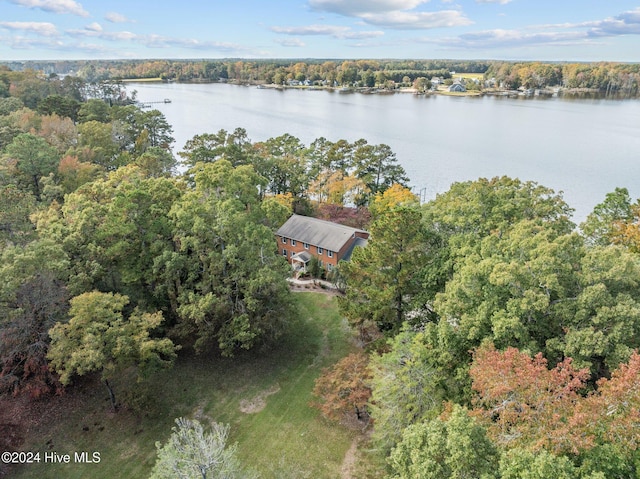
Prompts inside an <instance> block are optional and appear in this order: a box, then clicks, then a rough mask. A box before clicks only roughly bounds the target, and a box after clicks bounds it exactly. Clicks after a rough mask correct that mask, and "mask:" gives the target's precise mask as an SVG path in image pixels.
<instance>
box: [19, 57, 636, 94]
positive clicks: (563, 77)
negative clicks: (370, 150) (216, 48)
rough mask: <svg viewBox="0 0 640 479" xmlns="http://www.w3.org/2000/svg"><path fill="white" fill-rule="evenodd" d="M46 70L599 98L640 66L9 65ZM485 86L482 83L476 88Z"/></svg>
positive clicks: (102, 77)
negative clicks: (470, 85)
mask: <svg viewBox="0 0 640 479" xmlns="http://www.w3.org/2000/svg"><path fill="white" fill-rule="evenodd" d="M12 65H13V66H14V67H17V68H32V69H34V70H38V71H47V72H49V73H52V74H65V75H67V74H72V75H76V76H79V77H80V78H82V79H84V80H86V81H89V82H96V81H106V80H108V81H119V80H122V79H145V78H161V79H163V80H171V81H181V82H192V81H214V82H217V81H230V82H236V83H266V84H278V85H281V84H283V83H286V82H288V81H290V80H298V81H309V82H310V83H311V84H315V85H320V84H323V85H328V86H334V85H339V86H343V85H350V86H353V85H354V84H357V85H359V86H364V87H375V86H386V87H389V86H392V85H400V84H402V85H412V84H415V82H416V81H417V80H418V79H420V82H422V83H424V82H425V81H430V80H431V78H432V77H434V76H436V77H441V78H443V79H450V78H451V76H452V75H454V74H464V73H475V74H483V75H484V80H485V81H486V82H488V83H487V86H490V87H491V88H493V87H500V88H504V89H512V90H515V89H517V88H519V87H524V88H550V87H563V88H567V89H589V90H594V91H599V92H601V93H603V94H605V95H611V96H616V95H617V96H622V97H635V96H637V95H638V87H639V84H640V65H639V64H637V63H617V62H596V63H578V62H541V61H533V62H522V61H497V60H491V61H479V60H373V59H371V60H365V59H362V60H335V59H326V60H321V59H318V60H309V59H305V60H277V59H272V60H241V59H221V60H68V61H57V62H21V63H20V64H15V63H12ZM482 86H483V87H484V85H482Z"/></svg>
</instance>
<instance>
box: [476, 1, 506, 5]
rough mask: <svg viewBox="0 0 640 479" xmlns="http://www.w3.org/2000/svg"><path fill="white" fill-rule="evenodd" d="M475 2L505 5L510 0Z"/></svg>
mask: <svg viewBox="0 0 640 479" xmlns="http://www.w3.org/2000/svg"><path fill="white" fill-rule="evenodd" d="M476 3H499V4H500V5H506V4H507V3H511V0H476Z"/></svg>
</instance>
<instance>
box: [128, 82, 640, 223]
mask: <svg viewBox="0 0 640 479" xmlns="http://www.w3.org/2000/svg"><path fill="white" fill-rule="evenodd" d="M129 89H130V90H134V89H135V90H136V91H137V97H138V100H140V101H142V102H150V101H162V100H163V99H165V98H167V99H170V100H171V103H158V104H154V105H153V107H154V108H157V109H158V110H160V111H161V112H162V113H163V114H164V115H165V117H166V118H167V121H168V122H169V123H170V124H171V125H172V126H173V129H174V133H173V135H174V137H175V138H176V144H175V147H174V150H175V151H176V152H178V151H180V150H181V149H182V148H183V146H184V144H185V142H186V141H187V140H189V139H190V138H192V137H193V136H194V135H196V134H201V133H215V132H217V131H218V130H220V129H225V130H227V131H233V130H234V129H235V128H237V127H241V128H244V129H245V130H246V131H247V134H248V136H249V138H250V139H251V140H252V141H254V142H255V141H261V140H265V139H267V138H271V137H275V136H279V135H282V134H284V133H289V134H291V135H293V136H295V137H297V138H299V139H300V140H301V141H302V142H303V143H304V144H306V145H308V144H310V143H311V142H312V141H313V140H315V139H316V138H319V137H321V136H323V137H325V138H327V139H328V140H331V141H337V140H339V139H346V140H348V141H355V140H357V139H359V138H364V139H366V140H367V141H368V142H369V143H371V144H379V143H385V144H387V145H389V146H390V147H391V149H392V150H393V151H394V152H395V153H396V155H397V158H398V162H399V163H400V164H401V165H402V166H403V167H404V168H405V170H406V171H407V174H408V176H409V178H410V179H411V186H412V187H413V188H414V191H415V192H417V193H421V195H422V196H423V197H424V198H425V199H427V200H429V199H431V198H434V197H435V196H436V194H438V193H442V192H444V191H446V190H448V189H449V186H450V185H451V183H453V182H456V181H466V180H475V179H477V178H479V177H485V178H490V177H493V176H499V175H508V176H511V177H514V178H520V179H521V180H523V181H524V180H533V181H536V182H538V183H540V184H542V185H544V186H547V187H550V188H553V189H554V190H556V191H562V192H563V195H564V198H565V200H566V201H567V203H569V205H570V206H571V207H573V208H574V209H575V214H574V221H575V222H576V223H580V222H581V221H583V220H584V218H585V217H586V216H587V214H589V212H590V211H591V210H592V209H593V207H594V206H595V205H596V204H598V203H600V202H601V201H602V200H603V199H604V197H605V195H606V194H607V193H608V192H611V191H613V190H614V188H616V187H627V188H628V189H629V192H630V194H631V196H632V198H634V199H635V198H638V197H639V196H640V101H639V100H605V99H567V98H540V97H528V98H525V97H518V98H505V97H486V96H485V97H451V96H440V95H434V96H429V97H423V96H416V95H412V94H409V93H398V94H386V95H381V94H378V95H364V94H360V93H340V92H329V91H323V90H321V91H318V90H294V89H290V90H284V91H279V90H272V89H259V88H256V87H247V86H237V85H228V84H180V83H136V84H131V85H130V87H129Z"/></svg>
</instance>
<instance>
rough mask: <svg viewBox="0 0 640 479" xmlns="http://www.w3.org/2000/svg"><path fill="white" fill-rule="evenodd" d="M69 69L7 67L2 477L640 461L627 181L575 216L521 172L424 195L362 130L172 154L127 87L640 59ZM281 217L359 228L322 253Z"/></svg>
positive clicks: (159, 123) (604, 472) (637, 223)
mask: <svg viewBox="0 0 640 479" xmlns="http://www.w3.org/2000/svg"><path fill="white" fill-rule="evenodd" d="M61 63H62V64H64V65H66V66H67V67H68V68H69V69H70V70H74V71H75V72H77V73H78V76H76V75H70V74H66V73H68V72H63V71H60V74H53V73H54V72H48V73H46V74H45V73H43V72H42V71H37V70H34V69H26V70H24V71H14V70H12V69H9V68H0V452H2V453H3V454H2V463H0V476H2V475H5V476H7V475H9V474H10V475H11V477H19V478H30V477H38V478H40V477H53V476H55V477H69V478H74V477H87V476H91V477H94V478H103V477H104V478H113V477H139V478H147V477H152V478H170V477H171V478H172V477H176V476H177V475H178V474H179V475H180V477H228V478H248V477H265V478H305V477H309V478H324V477H326V478H335V477H342V478H352V477H357V478H364V479H366V478H371V479H373V478H385V477H386V478H393V479H415V478H418V477H419V478H425V479H440V478H461V477H477V478H485V479H490V478H494V479H516V478H525V479H527V478H530V479H533V478H539V477H558V478H570V479H605V478H629V477H638V475H639V474H640V449H639V446H640V442H639V438H640V435H639V434H638V430H639V428H640V394H639V391H640V354H639V353H638V348H639V347H640V202H639V201H638V200H637V199H634V198H631V197H630V195H629V192H628V190H627V189H626V188H624V185H621V186H620V187H619V188H616V189H615V190H614V191H612V192H610V193H609V194H607V195H606V197H605V198H602V202H601V203H600V204H598V205H597V206H596V207H595V208H594V210H593V212H592V213H591V214H590V215H589V216H588V217H587V219H586V220H585V221H584V222H583V223H582V224H581V225H575V224H574V223H573V222H572V219H571V213H572V209H571V206H570V205H568V204H567V203H566V202H565V200H564V199H563V197H562V194H560V193H557V192H555V191H553V190H551V189H550V188H547V187H545V186H543V185H540V184H537V183H535V182H532V181H527V180H526V179H525V180H521V179H517V178H509V177H506V176H502V177H495V178H490V179H488V178H479V179H477V180H474V181H467V182H459V183H454V184H452V185H451V186H450V188H449V190H448V191H446V192H445V193H442V194H440V195H438V196H437V197H436V198H435V199H433V200H431V201H428V202H425V203H421V201H420V199H419V198H418V197H417V196H416V195H415V194H414V193H413V192H412V191H411V190H410V188H409V187H408V185H409V181H410V180H409V178H408V176H407V174H406V172H405V170H404V169H403V168H402V166H401V165H399V164H398V161H397V159H396V156H395V154H394V152H393V151H392V150H391V148H390V147H389V146H387V145H384V144H371V143H369V142H368V141H367V140H366V139H364V138H363V139H359V140H357V141H353V142H351V141H347V140H337V141H330V140H327V139H326V138H322V137H321V138H317V139H315V140H314V141H313V142H311V143H310V144H304V143H302V142H301V141H300V140H299V139H298V138H296V137H294V136H292V135H290V134H288V133H286V132H283V133H282V135H280V136H278V137H274V138H269V139H267V140H265V141H259V142H254V141H252V140H251V139H250V138H249V137H248V135H247V132H246V131H245V130H244V129H242V128H237V129H235V130H234V131H232V132H229V131H226V130H220V131H217V132H209V133H203V134H200V135H196V136H194V137H193V138H192V139H191V140H189V141H188V142H187V143H186V144H185V146H184V149H183V150H182V151H179V152H177V155H174V153H173V150H172V145H173V143H174V138H173V137H172V133H173V130H172V126H171V125H170V124H169V123H168V122H167V121H166V119H165V117H164V116H163V114H162V113H161V112H160V111H158V110H153V109H145V108H142V107H141V106H139V105H137V104H136V103H135V101H134V100H133V99H132V98H131V97H129V96H128V94H127V91H126V89H124V88H123V86H122V83H120V82H118V81H116V79H117V78H125V77H127V78H132V77H136V76H137V77H138V78H143V77H145V76H147V75H148V76H159V75H165V78H167V79H169V78H171V79H173V78H175V79H181V80H194V79H196V78H202V79H206V80H212V79H215V80H216V81H217V80H219V79H220V78H221V77H222V75H226V77H225V78H227V79H234V80H238V81H249V80H252V81H253V80H255V81H269V80H270V81H276V80H277V79H276V78H275V75H284V76H285V78H288V76H289V75H293V74H294V71H295V69H296V68H298V69H300V72H299V73H300V75H304V78H305V79H307V78H315V79H314V80H313V81H321V80H327V79H328V81H331V78H332V77H331V75H335V76H336V77H335V81H336V82H344V81H363V77H362V75H363V74H365V72H370V73H371V74H372V75H373V76H374V81H377V80H375V77H376V76H377V73H379V72H387V73H388V75H389V76H388V77H386V75H387V73H384V75H385V81H388V80H389V79H391V78H396V77H394V75H396V74H397V75H401V77H404V76H407V77H409V78H410V79H411V80H412V81H415V80H417V79H418V78H429V77H430V76H432V75H433V76H436V75H439V74H437V73H436V72H438V71H441V72H443V73H442V75H443V76H444V72H450V71H452V69H456V70H458V71H461V70H464V69H465V68H466V69H467V70H477V71H478V73H483V74H484V78H485V79H486V78H487V76H489V77H495V78H496V79H498V78H501V80H500V81H506V79H507V78H509V77H510V76H511V75H514V76H513V78H517V79H518V80H517V81H518V82H521V84H522V82H524V84H525V85H526V84H527V82H528V81H532V80H531V78H539V80H537V81H538V86H544V85H546V84H547V82H553V83H554V84H559V83H563V84H567V82H574V81H575V82H576V83H575V85H589V86H588V87H587V88H598V89H599V90H602V89H604V90H606V91H609V92H628V93H629V94H630V95H637V91H638V81H637V79H638V65H627V64H598V65H577V64H571V65H570V64H551V65H543V64H508V63H504V62H501V63H493V62H492V63H476V62H459V63H457V62H432V63H429V62H398V61H395V62H391V61H390V62H382V61H378V62H366V61H357V62H342V63H337V62H298V63H291V64H286V65H285V64H281V63H278V62H275V61H265V62H257V61H256V62H246V61H234V62H231V61H206V62H186V61H185V62H182V61H154V62H119V61H118V62H115V61H114V62H96V63H92V62H61ZM98 65H102V66H101V67H98ZM154 65H155V66H154ZM32 66H34V65H32ZM581 68H584V69H583V70H580V69H581ZM579 70H580V71H579ZM83 72H84V73H83ZM223 72H225V73H223ZM393 72H397V73H393ZM418 72H422V73H418ZM525 72H526V74H525ZM535 72H537V73H535ZM81 73H82V75H80V74H81ZM167 75H168V76H167ZM189 75H192V76H190V77H189V78H187V76H189ZM198 75H202V76H198ZM269 75H274V76H272V77H269ZM314 75H318V77H317V78H316V77H315V76H314ZM323 75H328V77H326V78H325V77H323ZM339 75H341V76H339ZM345 75H347V76H348V75H353V76H351V77H348V78H349V79H348V80H345ZM410 75H414V76H413V77H411V76H410ZM418 75H420V76H418ZM537 75H540V76H539V77H538V76H537ZM554 75H555V76H554ZM294 76H295V75H294ZM300 78H301V77H300ZM398 78H399V77H398ZM503 78H504V80H503ZM294 79H295V78H294ZM605 79H606V80H605ZM391 81H394V82H395V80H391ZM403 81H404V80H403ZM625 94H626V93H625ZM294 215H295V216H294ZM292 217H294V218H295V217H302V218H313V220H314V221H315V223H314V224H316V225H318V224H319V225H322V224H325V225H328V224H329V223H331V225H332V228H333V229H331V231H342V232H344V231H349V232H353V233H352V234H353V235H354V238H355V235H356V233H358V234H361V237H360V239H362V241H360V242H358V245H357V246H354V247H353V250H352V251H350V255H349V257H348V258H347V259H346V260H344V261H340V262H339V263H338V264H337V266H336V267H333V266H332V265H333V263H331V261H329V258H333V257H334V254H335V255H337V254H338V253H339V251H338V249H336V250H335V251H332V250H331V249H330V248H327V247H321V246H322V244H321V243H319V242H318V243H307V242H306V241H310V240H306V239H301V238H302V237H299V238H297V237H294V236H286V235H285V234H284V233H283V232H282V230H281V229H280V228H281V227H282V225H283V224H285V222H287V221H288V220H289V219H290V218H292ZM329 230H330V228H329V227H328V226H327V227H326V228H325V229H324V230H323V228H322V227H321V226H320V227H318V230H317V231H316V233H318V231H319V232H320V233H323V232H324V231H329ZM316 236H317V235H316ZM305 238H306V237H305ZM298 242H300V243H301V244H302V248H299V249H300V251H302V253H306V255H305V254H302V255H299V256H298V259H299V260H300V261H301V263H302V264H304V268H299V269H293V268H292V264H293V263H294V262H293V261H292V258H293V256H294V255H293V254H292V250H291V248H292V247H293V246H297V247H298V246H300V245H299V244H298ZM296 254H298V253H296ZM67 455H68V459H69V460H68V461H67V460H66V458H67Z"/></svg>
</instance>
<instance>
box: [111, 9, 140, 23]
mask: <svg viewBox="0 0 640 479" xmlns="http://www.w3.org/2000/svg"><path fill="white" fill-rule="evenodd" d="M104 19H105V20H107V21H108V22H111V23H135V21H133V20H129V19H128V18H127V17H126V16H124V15H122V14H121V13H117V12H109V13H107V14H106V15H105V16H104Z"/></svg>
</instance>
